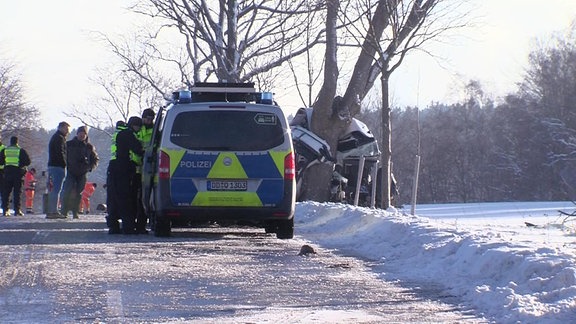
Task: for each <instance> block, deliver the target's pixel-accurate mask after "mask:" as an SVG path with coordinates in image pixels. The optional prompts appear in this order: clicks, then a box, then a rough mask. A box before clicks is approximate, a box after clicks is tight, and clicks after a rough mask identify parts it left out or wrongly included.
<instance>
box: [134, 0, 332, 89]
mask: <svg viewBox="0 0 576 324" xmlns="http://www.w3.org/2000/svg"><path fill="white" fill-rule="evenodd" d="M311 4H313V5H311ZM132 9H133V10H134V11H136V12H138V13H141V14H144V15H146V16H149V17H153V18H154V19H155V21H160V22H161V23H160V26H159V27H158V29H157V30H156V31H155V32H153V33H149V35H148V38H147V40H145V41H143V42H142V43H145V44H146V46H147V47H148V48H149V54H150V55H149V57H150V58H151V59H152V60H155V61H156V62H163V63H165V64H171V65H172V66H173V67H176V70H178V71H179V72H180V75H181V80H180V81H181V85H184V86H190V85H191V84H192V83H193V82H195V81H206V80H209V79H216V80H218V81H221V82H224V81H227V82H245V81H254V80H255V79H256V80H257V81H261V80H262V76H263V75H264V74H265V73H267V72H270V71H272V70H274V69H277V68H278V67H280V66H281V65H282V64H284V63H287V62H288V61H289V60H290V59H292V58H294V57H296V56H298V55H301V54H303V53H306V51H307V49H309V48H311V47H313V46H315V45H317V44H319V43H320V42H321V41H322V40H323V30H322V28H321V27H322V21H323V19H322V16H321V15H322V13H323V11H322V10H321V9H322V2H321V1H310V0H298V1H269V0H260V1H248V0H228V1H217V2H216V1H207V0H194V1H185V0H146V1H140V2H139V3H138V5H136V6H134V7H133V8H132ZM311 15H315V17H312V18H311V17H310V16H311ZM310 24H312V25H313V27H311V26H310ZM174 30H176V31H177V32H178V35H180V37H179V39H181V40H183V42H181V43H180V44H184V47H182V46H181V45H180V44H179V45H178V46H177V48H178V49H182V50H178V51H174V49H170V48H159V45H158V44H159V42H158V40H159V39H160V38H161V36H162V35H163V33H164V35H165V34H166V33H168V31H174ZM310 30H313V31H314V36H313V37H312V39H313V40H312V41H310V39H307V40H306V39H304V38H303V37H301V36H302V34H303V33H304V32H306V31H308V32H309V31H310ZM125 58H127V57H125ZM150 63H151V62H143V63H142V64H132V66H130V67H129V69H127V71H129V72H133V73H136V74H138V75H139V76H140V77H142V78H146V79H148V80H149V81H150V82H152V81H153V80H155V77H154V75H153V72H154V71H153V69H151V68H150V67H151V66H152V65H151V64H150ZM266 80H269V79H266ZM260 85H261V87H262V85H264V86H272V85H271V84H266V82H264V83H263V84H260Z"/></svg>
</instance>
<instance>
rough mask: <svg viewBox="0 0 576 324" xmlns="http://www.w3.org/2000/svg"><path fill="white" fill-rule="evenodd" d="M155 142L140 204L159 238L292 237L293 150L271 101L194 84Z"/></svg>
mask: <svg viewBox="0 0 576 324" xmlns="http://www.w3.org/2000/svg"><path fill="white" fill-rule="evenodd" d="M151 141H152V142H151V145H149V148H148V149H147V151H146V153H145V156H144V164H143V171H142V181H143V184H142V188H143V194H142V200H143V204H144V208H145V211H146V213H147V214H148V216H149V219H150V226H151V228H152V230H153V231H154V234H155V235H156V236H169V235H170V234H171V230H172V227H176V226H195V225H201V224H202V225H204V224H206V223H217V224H219V225H221V226H229V225H236V224H239V225H249V226H254V227H261V228H264V229H265V230H266V232H267V233H276V236H277V237H278V238H280V239H290V238H292V237H293V236H294V209H295V196H296V194H295V191H296V189H295V188H296V185H295V162H294V149H293V146H292V139H291V135H290V127H289V125H288V123H287V120H286V117H285V116H284V113H283V112H282V110H281V108H280V107H279V106H278V105H277V104H276V103H275V102H274V100H273V96H272V93H268V92H256V91H255V89H254V85H253V84H251V83H249V84H229V83H196V84H195V85H194V87H192V89H190V90H189V91H188V90H186V91H179V92H175V93H174V94H173V96H172V100H171V103H170V104H169V105H168V106H167V107H166V108H165V109H164V108H162V109H160V111H159V113H158V114H157V115H156V121H155V123H154V132H153V136H152V140H151Z"/></svg>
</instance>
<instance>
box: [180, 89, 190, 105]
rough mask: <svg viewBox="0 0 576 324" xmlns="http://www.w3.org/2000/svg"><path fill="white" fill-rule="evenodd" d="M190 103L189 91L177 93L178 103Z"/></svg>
mask: <svg viewBox="0 0 576 324" xmlns="http://www.w3.org/2000/svg"><path fill="white" fill-rule="evenodd" d="M190 102H192V92H190V90H180V92H179V93H178V103H190Z"/></svg>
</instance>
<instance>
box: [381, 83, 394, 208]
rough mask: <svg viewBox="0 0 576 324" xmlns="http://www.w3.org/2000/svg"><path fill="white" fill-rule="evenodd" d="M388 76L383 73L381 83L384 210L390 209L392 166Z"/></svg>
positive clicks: (382, 199) (382, 198)
mask: <svg viewBox="0 0 576 324" xmlns="http://www.w3.org/2000/svg"><path fill="white" fill-rule="evenodd" d="M388 76H389V74H388V73H386V72H383V73H382V76H381V78H380V81H381V83H382V139H381V141H380V151H381V155H380V164H381V166H382V177H381V183H380V188H382V197H380V199H381V201H382V205H381V206H382V208H383V209H388V207H390V172H391V171H390V169H391V167H390V164H391V156H392V149H391V146H392V145H391V136H390V134H392V128H391V127H390V104H389V102H388V92H389V89H388Z"/></svg>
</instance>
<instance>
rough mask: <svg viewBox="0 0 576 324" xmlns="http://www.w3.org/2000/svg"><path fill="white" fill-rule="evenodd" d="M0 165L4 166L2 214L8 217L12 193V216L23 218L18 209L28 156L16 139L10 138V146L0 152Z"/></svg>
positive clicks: (28, 161)
mask: <svg viewBox="0 0 576 324" xmlns="http://www.w3.org/2000/svg"><path fill="white" fill-rule="evenodd" d="M0 165H3V166H4V186H3V188H2V213H3V215H4V216H8V203H9V202H10V194H11V193H12V191H14V196H13V197H12V199H13V200H14V214H15V215H18V216H24V213H23V212H22V210H21V209H20V196H21V195H22V180H23V178H24V175H25V174H26V167H27V166H29V165H30V156H29V155H28V153H27V152H26V150H24V149H23V148H20V146H19V145H18V137H16V136H12V137H11V138H10V146H8V147H6V148H5V149H3V150H2V151H1V152H0Z"/></svg>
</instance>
